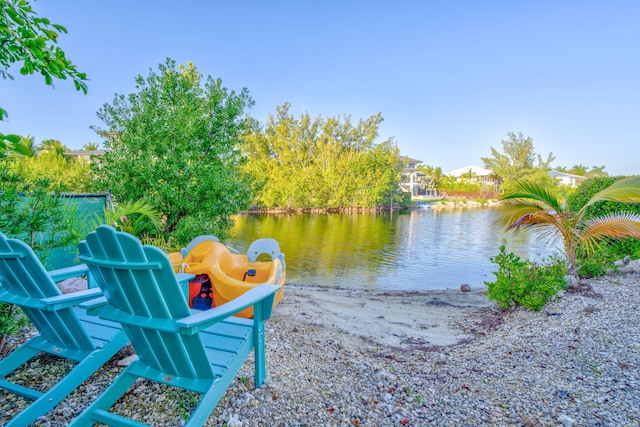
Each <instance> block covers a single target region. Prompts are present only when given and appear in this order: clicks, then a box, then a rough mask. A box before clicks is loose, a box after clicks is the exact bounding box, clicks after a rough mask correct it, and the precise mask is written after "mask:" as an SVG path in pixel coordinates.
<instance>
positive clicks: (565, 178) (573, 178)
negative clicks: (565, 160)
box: [549, 170, 589, 188]
mask: <svg viewBox="0 0 640 427" xmlns="http://www.w3.org/2000/svg"><path fill="white" fill-rule="evenodd" d="M549 176H550V177H552V178H554V179H555V180H556V181H557V182H558V183H559V184H560V185H566V186H569V187H572V188H576V187H579V186H580V184H582V183H583V182H584V181H585V180H586V179H589V178H588V177H586V176H582V175H573V174H571V173H565V172H559V171H557V170H552V171H551V172H549Z"/></svg>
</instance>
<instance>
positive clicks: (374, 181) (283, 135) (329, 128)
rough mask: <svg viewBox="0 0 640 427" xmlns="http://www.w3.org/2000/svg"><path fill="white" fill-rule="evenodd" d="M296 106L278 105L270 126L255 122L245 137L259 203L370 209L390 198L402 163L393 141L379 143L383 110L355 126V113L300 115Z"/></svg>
mask: <svg viewBox="0 0 640 427" xmlns="http://www.w3.org/2000/svg"><path fill="white" fill-rule="evenodd" d="M290 107H291V106H290V105H289V104H288V103H285V104H284V105H282V106H279V107H276V114H275V116H274V115H270V116H269V119H268V121H267V124H266V126H265V127H264V129H263V128H262V127H261V126H260V125H259V124H258V123H256V122H255V121H251V122H250V123H249V124H250V126H248V127H247V129H248V132H247V133H246V134H245V136H244V138H243V140H244V142H243V144H242V150H243V152H244V153H245V155H246V156H247V159H248V161H247V163H246V164H245V165H244V166H243V170H244V171H245V173H246V174H247V175H248V176H250V177H251V179H252V181H253V183H254V192H255V194H256V203H257V204H258V205H259V206H261V207H264V208H350V207H367V208H370V207H375V206H379V205H382V204H384V203H385V202H386V201H388V200H390V195H391V193H392V192H393V191H394V190H395V189H396V188H397V186H398V183H399V180H400V172H401V170H402V162H401V158H400V156H399V152H398V149H397V147H396V146H395V144H394V143H393V141H392V140H387V141H384V142H381V143H376V139H377V137H378V125H379V124H380V122H381V121H382V116H381V115H380V114H377V115H375V116H372V117H370V118H368V119H365V120H362V119H361V120H359V121H358V123H357V124H355V125H354V124H352V123H351V120H350V117H349V116H345V117H330V118H326V119H325V118H322V117H320V116H318V117H316V118H315V119H312V118H311V117H310V116H309V114H307V113H305V114H302V115H301V116H300V118H299V119H296V118H295V117H294V116H293V115H292V114H291V113H290V112H289V109H290Z"/></svg>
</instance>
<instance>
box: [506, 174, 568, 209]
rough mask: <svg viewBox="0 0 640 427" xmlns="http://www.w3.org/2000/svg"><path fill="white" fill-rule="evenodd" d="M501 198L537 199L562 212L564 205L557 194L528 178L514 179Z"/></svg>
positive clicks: (530, 200) (546, 206)
mask: <svg viewBox="0 0 640 427" xmlns="http://www.w3.org/2000/svg"><path fill="white" fill-rule="evenodd" d="M500 200H518V201H529V202H532V201H535V202H538V203H541V204H542V205H543V206H544V207H545V208H547V209H548V208H551V209H553V210H554V211H556V212H562V205H561V204H560V201H559V200H558V198H557V197H556V196H554V195H553V194H551V192H550V191H549V190H547V189H546V188H545V187H543V186H541V185H538V184H535V183H533V182H531V181H527V180H519V181H514V182H512V183H510V184H508V186H507V190H506V192H505V193H504V194H503V195H502V196H501V197H500Z"/></svg>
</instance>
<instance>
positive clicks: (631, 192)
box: [500, 176, 640, 290]
mask: <svg viewBox="0 0 640 427" xmlns="http://www.w3.org/2000/svg"><path fill="white" fill-rule="evenodd" d="M501 200H502V201H504V202H506V204H505V209H503V210H501V211H500V215H501V220H502V222H503V224H504V225H505V227H506V229H507V230H519V229H521V228H529V229H534V230H536V229H537V230H540V231H542V232H543V233H545V234H546V235H548V236H553V237H554V240H561V241H562V243H563V245H564V250H565V256H566V261H567V275H566V280H567V287H568V288H570V289H575V290H579V289H580V280H579V277H578V266H577V255H578V250H584V251H585V252H587V253H593V252H595V250H596V249H598V248H599V247H600V245H601V244H602V243H606V242H608V241H609V240H610V239H623V238H627V237H633V238H640V214H635V213H628V212H619V211H618V212H611V213H608V214H605V215H602V216H590V215H588V213H587V212H588V209H589V208H590V207H591V206H593V205H595V204H597V203H598V202H602V201H613V202H619V203H640V177H637V176H636V177H630V178H626V179H622V180H620V181H617V182H615V183H613V184H611V185H609V186H608V187H606V188H604V189H602V190H600V191H598V192H597V193H596V194H594V195H593V196H592V197H591V198H590V199H589V200H587V201H586V202H585V203H584V205H583V206H582V207H581V208H580V209H579V210H577V211H574V212H572V211H570V210H569V209H568V207H567V206H566V205H563V204H561V203H560V201H559V199H558V198H557V197H556V196H554V195H553V194H551V192H549V191H548V190H547V189H546V188H545V187H543V186H540V185H537V184H533V183H531V182H528V181H514V182H512V183H511V185H510V186H509V188H508V190H507V192H506V193H505V194H504V195H503V196H502V197H501Z"/></svg>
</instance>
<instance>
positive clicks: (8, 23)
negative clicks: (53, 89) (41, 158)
mask: <svg viewBox="0 0 640 427" xmlns="http://www.w3.org/2000/svg"><path fill="white" fill-rule="evenodd" d="M66 32H67V29H66V28H65V27H63V26H62V25H58V24H53V23H51V21H49V19H47V18H44V17H39V16H38V15H37V14H36V12H35V11H34V10H33V9H32V8H31V5H29V2H28V1H27V0H2V1H0V77H2V78H3V79H10V80H13V76H12V75H11V74H10V73H9V68H10V67H11V66H12V65H13V64H15V63H20V62H22V66H21V67H20V74H22V75H30V74H33V73H35V72H38V73H40V74H41V75H42V76H43V77H44V81H45V83H46V84H47V85H53V79H54V78H56V79H60V80H66V79H68V78H69V79H71V80H72V81H73V83H74V85H75V88H76V90H78V91H82V92H83V93H85V94H86V93H87V84H86V83H85V82H86V80H87V75H86V74H85V73H81V72H79V71H78V70H77V69H76V66H75V65H74V64H73V63H72V62H71V60H69V58H67V56H66V55H65V53H64V51H63V50H62V49H61V48H60V47H59V46H57V43H58V36H59V35H60V33H66ZM6 116H7V111H6V110H4V109H3V108H1V107H0V121H1V120H4V118H5V117H6ZM19 142H20V136H18V135H15V134H7V135H5V134H2V133H0V157H1V156H3V154H4V153H5V151H7V149H9V150H14V151H18V152H20V153H21V154H29V153H28V151H27V150H26V149H25V148H24V147H22V146H21V145H20V144H19Z"/></svg>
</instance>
